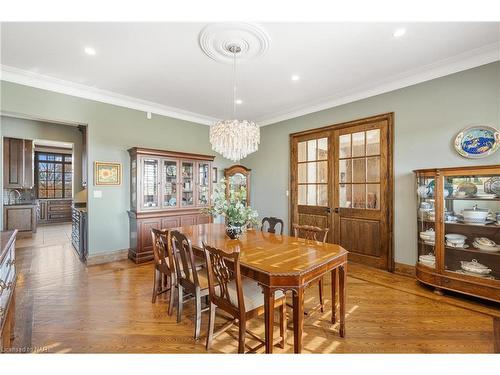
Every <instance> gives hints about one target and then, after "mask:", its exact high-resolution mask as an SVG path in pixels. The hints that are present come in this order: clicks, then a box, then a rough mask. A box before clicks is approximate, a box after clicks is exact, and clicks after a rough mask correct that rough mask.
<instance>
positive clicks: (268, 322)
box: [262, 285, 274, 354]
mask: <svg viewBox="0 0 500 375" xmlns="http://www.w3.org/2000/svg"><path fill="white" fill-rule="evenodd" d="M262 291H263V292H264V321H265V322H264V323H265V324H264V326H265V330H266V353H269V354H272V352H273V336H274V335H273V329H274V290H272V289H271V288H269V287H268V286H265V285H262Z"/></svg>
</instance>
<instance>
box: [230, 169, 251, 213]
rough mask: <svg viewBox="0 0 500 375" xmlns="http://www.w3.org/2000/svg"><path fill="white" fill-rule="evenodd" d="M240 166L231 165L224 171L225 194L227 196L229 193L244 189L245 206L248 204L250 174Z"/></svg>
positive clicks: (248, 170) (249, 170)
mask: <svg viewBox="0 0 500 375" xmlns="http://www.w3.org/2000/svg"><path fill="white" fill-rule="evenodd" d="M251 171H252V170H251V169H248V168H246V167H244V166H242V165H233V166H232V167H229V168H226V169H224V178H225V180H226V194H227V196H229V194H230V192H233V191H239V190H240V189H241V187H244V188H245V189H246V191H247V198H246V202H245V203H246V204H250V172H251Z"/></svg>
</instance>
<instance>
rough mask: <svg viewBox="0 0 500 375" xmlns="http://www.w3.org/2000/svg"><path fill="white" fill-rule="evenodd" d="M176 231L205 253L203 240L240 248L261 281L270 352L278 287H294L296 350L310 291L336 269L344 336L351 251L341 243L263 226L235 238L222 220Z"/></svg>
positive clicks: (246, 266)
mask: <svg viewBox="0 0 500 375" xmlns="http://www.w3.org/2000/svg"><path fill="white" fill-rule="evenodd" d="M170 230H177V231H179V232H181V233H183V234H184V235H185V236H186V237H187V238H188V239H189V240H190V241H191V245H192V248H193V251H194V252H195V254H196V255H199V256H203V243H205V244H207V245H210V246H212V247H216V248H219V249H222V250H224V251H226V252H233V251H239V252H240V268H241V273H242V275H243V276H246V277H249V278H251V279H253V280H255V281H257V282H258V284H259V285H260V286H261V288H262V291H263V294H264V323H265V324H264V325H265V342H266V353H272V351H273V343H274V341H273V333H274V332H273V330H274V294H275V292H276V291H278V290H281V291H283V292H284V293H286V292H287V291H291V292H292V297H293V332H294V352H295V353H300V352H301V351H302V333H303V326H304V290H305V289H306V288H307V286H308V285H310V284H311V283H313V282H314V281H318V280H319V279H320V278H322V277H323V276H325V275H326V274H328V273H330V274H331V292H332V315H331V323H332V324H335V323H336V320H337V313H336V310H337V303H336V302H335V301H336V300H337V292H338V309H339V321H340V325H339V335H340V336H341V337H344V335H345V311H346V309H345V299H346V295H345V294H346V277H347V254H348V252H347V250H345V249H344V248H342V247H341V246H339V245H336V244H331V243H322V242H317V241H313V240H306V239H301V238H296V237H291V236H287V235H280V234H274V233H268V232H265V231H261V230H257V229H247V230H246V231H244V232H243V234H242V235H241V236H240V237H239V238H238V239H230V238H229V237H228V236H227V235H226V227H225V225H224V224H216V223H209V224H198V225H190V226H182V227H178V228H172V229H170ZM337 279H338V285H337V281H336V280H337Z"/></svg>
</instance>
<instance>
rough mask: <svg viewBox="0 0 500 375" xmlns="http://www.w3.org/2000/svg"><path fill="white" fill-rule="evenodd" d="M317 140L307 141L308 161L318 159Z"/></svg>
mask: <svg viewBox="0 0 500 375" xmlns="http://www.w3.org/2000/svg"><path fill="white" fill-rule="evenodd" d="M316 156H317V155H316V140H315V139H312V140H310V141H307V161H313V160H316Z"/></svg>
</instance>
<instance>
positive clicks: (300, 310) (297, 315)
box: [293, 288, 304, 353]
mask: <svg viewBox="0 0 500 375" xmlns="http://www.w3.org/2000/svg"><path fill="white" fill-rule="evenodd" d="M303 330H304V288H298V289H297V290H294V291H293V349H294V352H295V353H300V352H302V331H303Z"/></svg>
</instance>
